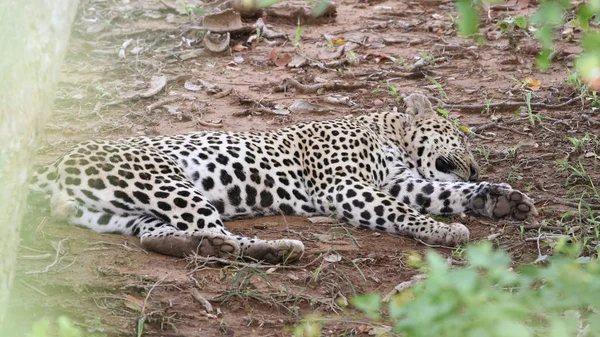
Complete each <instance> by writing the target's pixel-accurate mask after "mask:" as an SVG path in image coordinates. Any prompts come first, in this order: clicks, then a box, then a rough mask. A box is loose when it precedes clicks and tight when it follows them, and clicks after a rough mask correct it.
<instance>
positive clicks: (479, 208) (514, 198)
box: [470, 184, 538, 221]
mask: <svg viewBox="0 0 600 337" xmlns="http://www.w3.org/2000/svg"><path fill="white" fill-rule="evenodd" d="M470 206H471V209H472V210H473V211H474V212H476V213H479V214H481V215H485V216H489V217H491V218H495V219H502V218H510V219H514V220H519V221H523V220H525V219H527V218H529V217H532V216H535V215H537V214H538V212H537V210H536V208H535V205H534V204H533V200H532V199H531V198H529V197H528V196H526V195H525V194H523V193H521V192H519V191H517V190H514V189H513V188H512V187H510V185H507V184H488V185H487V186H486V187H484V188H483V189H482V190H481V191H480V192H478V193H477V194H475V195H474V196H473V197H472V198H471V202H470Z"/></svg>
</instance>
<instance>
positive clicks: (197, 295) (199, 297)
mask: <svg viewBox="0 0 600 337" xmlns="http://www.w3.org/2000/svg"><path fill="white" fill-rule="evenodd" d="M190 294H191V295H192V297H193V298H194V299H195V300H196V301H198V303H200V304H202V306H204V310H206V312H212V311H213V307H212V304H210V302H209V301H208V300H207V299H206V298H204V296H202V295H200V292H199V291H198V289H196V288H192V290H190Z"/></svg>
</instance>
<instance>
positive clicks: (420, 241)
mask: <svg viewBox="0 0 600 337" xmlns="http://www.w3.org/2000/svg"><path fill="white" fill-rule="evenodd" d="M415 241H417V242H419V243H421V244H424V245H425V246H427V247H431V248H446V249H450V250H455V249H456V247H449V246H442V245H432V244H429V243H427V242H425V241H423V240H421V239H415Z"/></svg>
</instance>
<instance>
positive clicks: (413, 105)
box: [404, 94, 437, 118]
mask: <svg viewBox="0 0 600 337" xmlns="http://www.w3.org/2000/svg"><path fill="white" fill-rule="evenodd" d="M404 105H406V113H407V114H410V115H414V116H418V117H425V118H431V117H435V116H437V113H436V112H435V111H434V110H433V106H432V105H431V102H430V101H429V99H428V98H427V96H425V95H423V94H410V95H409V96H408V97H406V98H404Z"/></svg>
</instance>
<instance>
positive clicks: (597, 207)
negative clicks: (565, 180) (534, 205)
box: [540, 198, 600, 211]
mask: <svg viewBox="0 0 600 337" xmlns="http://www.w3.org/2000/svg"><path fill="white" fill-rule="evenodd" d="M540 202H550V203H553V204H559V205H565V206H569V207H573V208H580V207H581V208H586V209H587V208H588V207H589V208H590V209H591V210H594V211H598V210H600V205H598V204H589V203H586V204H580V203H577V202H572V201H567V200H563V199H558V198H555V199H547V200H540Z"/></svg>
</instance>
